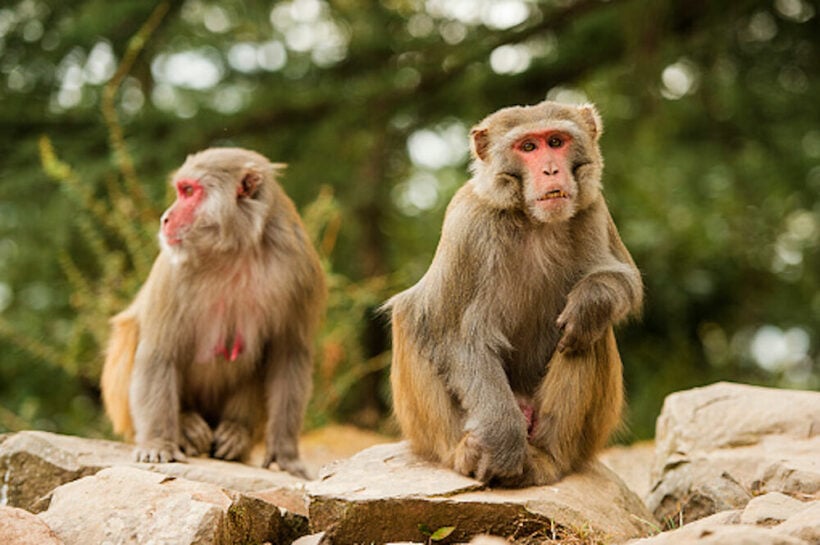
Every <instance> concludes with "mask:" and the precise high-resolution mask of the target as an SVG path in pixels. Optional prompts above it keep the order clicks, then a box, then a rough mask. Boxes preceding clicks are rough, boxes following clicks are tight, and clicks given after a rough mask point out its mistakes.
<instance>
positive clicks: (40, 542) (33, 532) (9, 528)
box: [0, 505, 64, 545]
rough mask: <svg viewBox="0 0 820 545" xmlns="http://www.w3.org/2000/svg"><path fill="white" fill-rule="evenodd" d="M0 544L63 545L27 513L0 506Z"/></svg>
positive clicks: (47, 528) (34, 516)
mask: <svg viewBox="0 0 820 545" xmlns="http://www.w3.org/2000/svg"><path fill="white" fill-rule="evenodd" d="M0 543H2V544H3V545H64V543H63V540H62V539H60V538H59V537H57V534H55V533H54V532H53V531H52V530H51V528H49V527H48V525H47V524H46V523H45V522H43V521H42V520H40V519H39V518H37V515H32V514H31V513H29V512H28V511H25V510H23V509H18V508H17V507H8V506H2V505H0Z"/></svg>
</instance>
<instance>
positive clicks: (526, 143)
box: [513, 131, 572, 209]
mask: <svg viewBox="0 0 820 545" xmlns="http://www.w3.org/2000/svg"><path fill="white" fill-rule="evenodd" d="M570 142H572V137H571V136H570V135H569V134H567V133H565V132H562V131H545V132H539V133H529V134H527V135H525V136H524V137H523V138H521V139H520V140H519V141H518V142H516V143H515V145H513V151H514V152H515V153H516V154H517V155H518V156H519V157H520V158H521V160H522V161H523V162H524V164H525V165H526V167H527V170H528V171H529V173H530V175H531V177H532V179H533V186H534V187H533V188H532V189H533V197H534V199H535V204H536V206H538V207H539V208H543V209H552V208H556V207H559V206H561V205H562V204H564V203H566V202H567V201H569V200H570V199H571V198H572V173H571V168H570V162H569V157H568V154H569V149H570V146H569V144H570Z"/></svg>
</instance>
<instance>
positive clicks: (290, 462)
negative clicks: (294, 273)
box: [262, 335, 311, 478]
mask: <svg viewBox="0 0 820 545" xmlns="http://www.w3.org/2000/svg"><path fill="white" fill-rule="evenodd" d="M293 337H294V338H295V337H296V335H293ZM310 389H311V358H310V350H309V349H308V347H307V346H306V345H303V346H290V347H287V348H286V347H281V346H280V347H278V349H276V350H271V354H270V355H269V356H268V361H267V377H266V381H265V398H266V402H267V411H268V415H267V424H266V426H265V460H264V462H263V464H262V465H263V466H264V467H268V466H269V465H270V464H272V463H273V462H276V463H277V465H278V466H279V467H280V468H281V469H283V470H285V471H287V472H288V473H290V474H292V475H296V476H298V477H304V478H308V475H307V471H306V470H305V467H304V465H302V462H301V461H300V460H299V431H300V430H301V429H302V419H303V418H304V414H305V407H306V406H307V401H308V397H309V396H310Z"/></svg>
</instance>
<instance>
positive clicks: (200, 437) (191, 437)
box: [180, 411, 214, 456]
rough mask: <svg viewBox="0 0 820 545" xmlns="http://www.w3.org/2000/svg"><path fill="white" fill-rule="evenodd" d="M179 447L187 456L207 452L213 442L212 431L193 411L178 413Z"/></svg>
mask: <svg viewBox="0 0 820 545" xmlns="http://www.w3.org/2000/svg"><path fill="white" fill-rule="evenodd" d="M180 431H181V437H180V439H181V447H182V452H184V453H185V454H186V455H188V456H199V455H200V454H208V453H209V452H210V451H211V445H212V444H213V442H214V432H213V430H212V429H211V427H210V426H209V425H208V423H207V422H205V419H204V418H202V416H201V415H200V414H199V413H197V412H194V411H186V412H183V413H182V415H180Z"/></svg>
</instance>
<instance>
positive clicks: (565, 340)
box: [556, 280, 614, 352]
mask: <svg viewBox="0 0 820 545" xmlns="http://www.w3.org/2000/svg"><path fill="white" fill-rule="evenodd" d="M613 308H614V305H613V301H612V297H611V295H610V290H609V289H608V288H607V287H606V286H604V285H602V284H601V283H599V282H596V281H591V280H590V281H586V280H582V281H581V282H579V283H578V285H577V286H575V288H573V290H572V291H571V292H570V293H569V296H568V297H567V304H566V306H565V307H564V310H563V311H562V312H561V314H559V315H558V319H557V320H556V324H557V325H558V327H559V328H560V329H562V330H563V335H562V336H561V340H560V341H558V350H559V351H560V352H579V351H581V350H585V349H587V348H589V346H590V345H591V344H592V343H594V342H595V341H597V340H598V339H600V338H601V336H603V334H604V331H606V328H607V327H609V326H610V325H612V322H613V312H612V311H613Z"/></svg>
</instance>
